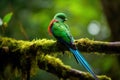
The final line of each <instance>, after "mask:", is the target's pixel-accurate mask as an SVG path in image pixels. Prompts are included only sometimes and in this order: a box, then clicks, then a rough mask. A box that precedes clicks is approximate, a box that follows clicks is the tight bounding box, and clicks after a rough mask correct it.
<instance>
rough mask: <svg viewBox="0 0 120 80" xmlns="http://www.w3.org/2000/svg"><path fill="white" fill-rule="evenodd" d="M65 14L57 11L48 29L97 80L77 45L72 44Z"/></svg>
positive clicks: (96, 79)
mask: <svg viewBox="0 0 120 80" xmlns="http://www.w3.org/2000/svg"><path fill="white" fill-rule="evenodd" d="M66 20H67V18H66V15H65V14H64V13H57V14H56V15H55V16H54V18H53V20H52V21H51V22H50V25H49V27H48V30H49V32H50V33H51V34H53V36H54V37H55V38H56V39H57V40H58V41H59V42H60V43H62V44H64V45H65V46H66V47H67V48H69V50H70V51H71V52H72V53H73V55H74V57H75V58H76V60H77V62H78V63H81V64H82V65H83V66H84V67H85V68H86V69H87V70H88V71H89V72H90V73H91V74H92V76H93V77H94V78H95V80H98V78H97V77H96V75H95V73H94V72H93V71H92V69H91V67H90V65H89V64H88V63H87V61H86V60H85V59H84V57H83V56H82V55H81V54H80V52H79V51H78V50H77V47H76V46H75V45H74V39H73V37H72V35H71V33H70V30H69V27H68V25H67V24H65V23H64V21H66Z"/></svg>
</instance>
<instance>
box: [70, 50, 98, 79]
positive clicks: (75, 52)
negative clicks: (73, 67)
mask: <svg viewBox="0 0 120 80" xmlns="http://www.w3.org/2000/svg"><path fill="white" fill-rule="evenodd" d="M69 49H70V51H71V52H72V53H73V55H74V56H75V58H76V60H77V62H78V63H79V64H82V65H83V66H84V67H85V69H87V70H88V71H89V72H90V73H91V74H92V76H93V77H94V78H95V80H98V78H97V76H96V75H95V73H94V72H93V70H92V69H91V68H90V65H89V64H88V63H87V61H86V60H85V58H84V57H83V56H82V55H81V53H80V52H79V51H78V50H75V49H71V48H69Z"/></svg>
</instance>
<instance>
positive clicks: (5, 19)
mask: <svg viewBox="0 0 120 80" xmlns="http://www.w3.org/2000/svg"><path fill="white" fill-rule="evenodd" d="M12 15H13V13H12V12H10V13H8V14H6V15H5V16H4V18H3V23H5V24H8V22H9V21H10V19H11V18H12Z"/></svg>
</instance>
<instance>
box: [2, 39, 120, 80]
mask: <svg viewBox="0 0 120 80" xmlns="http://www.w3.org/2000/svg"><path fill="white" fill-rule="evenodd" d="M75 44H76V45H77V46H78V49H79V50H81V51H86V52H90V51H95V52H96V51H98V52H106V53H107V52H116V51H118V52H120V51H119V49H120V44H119V42H118V44H117V43H114V42H113V43H111V42H100V41H92V40H89V39H80V40H76V41H75ZM105 46H106V47H107V48H106V47H105ZM110 46H111V47H112V48H114V47H115V48H114V49H112V50H111V49H109V48H111V47H110ZM104 48H106V49H104ZM102 49H104V50H105V51H104V50H102ZM115 49H116V50H115ZM61 50H63V51H67V48H66V47H65V46H64V45H61V44H59V43H56V41H53V40H46V39H42V40H33V41H23V40H15V39H12V38H5V37H0V74H2V73H4V72H3V71H4V70H5V68H6V66H7V65H8V64H11V66H12V69H16V68H18V69H20V70H21V72H22V75H26V74H27V75H26V76H23V79H28V80H29V79H30V78H29V77H30V74H29V72H30V71H29V70H31V68H33V67H32V65H34V64H33V63H36V62H37V64H38V66H39V68H40V69H43V70H46V71H48V72H50V73H53V74H56V75H57V76H58V77H59V78H61V77H62V78H70V79H71V78H79V79H82V80H93V78H92V77H91V76H90V75H89V74H88V73H85V72H81V71H78V70H75V69H72V68H70V67H68V66H66V65H64V64H63V63H62V62H61V61H60V60H59V59H57V58H55V57H51V56H48V54H49V55H50V54H52V53H54V54H55V52H57V53H58V52H61ZM116 53H117V52H116ZM44 55H47V56H44ZM36 58H37V59H36ZM28 62H29V63H28ZM12 71H13V70H12ZM71 75H72V76H71ZM98 78H99V79H101V80H103V79H104V80H110V78H108V77H106V76H100V77H98Z"/></svg>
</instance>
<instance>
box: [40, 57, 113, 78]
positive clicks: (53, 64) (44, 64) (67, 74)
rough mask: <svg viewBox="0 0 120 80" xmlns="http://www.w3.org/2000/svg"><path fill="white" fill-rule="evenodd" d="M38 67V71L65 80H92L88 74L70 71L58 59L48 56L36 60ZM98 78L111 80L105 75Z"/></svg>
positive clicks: (74, 70)
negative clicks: (41, 70)
mask: <svg viewBox="0 0 120 80" xmlns="http://www.w3.org/2000/svg"><path fill="white" fill-rule="evenodd" d="M38 66H39V68H40V69H43V70H46V71H47V72H50V73H52V74H54V75H57V76H58V77H59V78H64V79H65V80H66V79H70V80H94V78H93V77H92V76H91V75H90V74H89V73H87V72H82V71H78V70H76V69H72V68H71V67H69V66H67V65H64V64H63V63H62V61H61V60H60V59H58V58H54V57H52V56H49V55H46V56H42V57H41V58H40V60H38ZM98 78H99V80H111V79H110V78H109V77H107V76H105V75H102V76H98Z"/></svg>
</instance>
